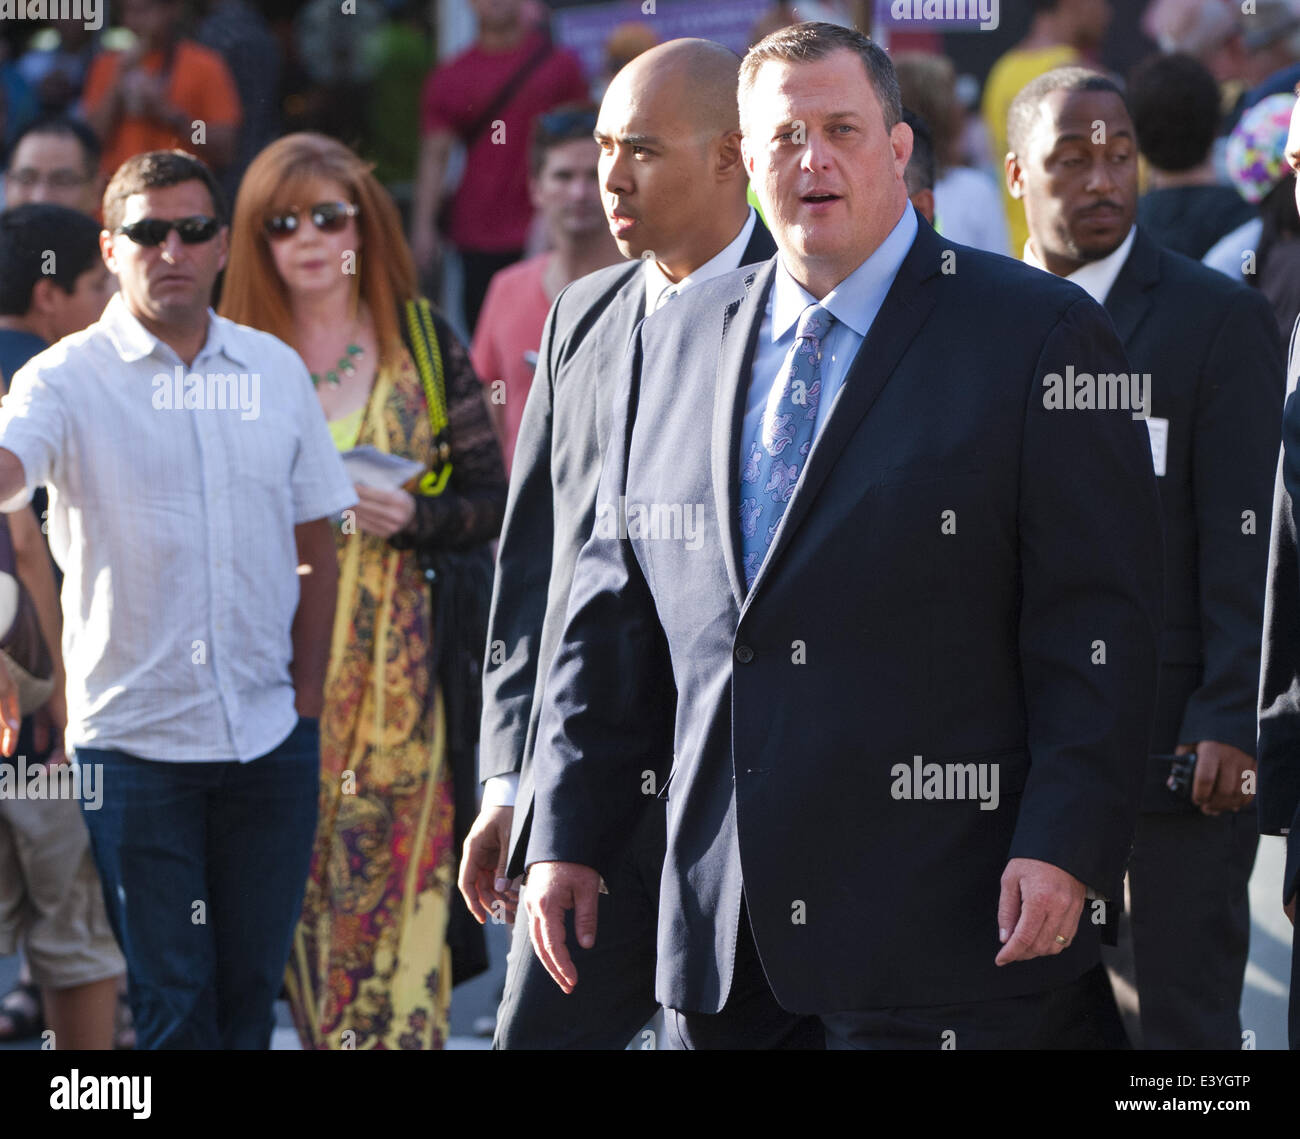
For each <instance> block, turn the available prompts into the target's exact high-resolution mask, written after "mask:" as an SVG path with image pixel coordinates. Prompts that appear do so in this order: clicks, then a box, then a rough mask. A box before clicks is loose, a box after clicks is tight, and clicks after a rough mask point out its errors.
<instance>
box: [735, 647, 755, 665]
mask: <svg viewBox="0 0 1300 1139" xmlns="http://www.w3.org/2000/svg"><path fill="white" fill-rule="evenodd" d="M736 659H737V660H738V661H740V663H741V664H748V663H749V662H750V661H751V660H753V659H754V650H753V649H751V648H750V647H749V646H748V645H737V646H736Z"/></svg>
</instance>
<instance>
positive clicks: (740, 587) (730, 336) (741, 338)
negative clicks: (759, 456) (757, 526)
mask: <svg viewBox="0 0 1300 1139" xmlns="http://www.w3.org/2000/svg"><path fill="white" fill-rule="evenodd" d="M775 274H776V259H775V258H773V259H771V260H770V261H768V262H767V263H766V264H764V265H763V266H761V267H759V268H757V269H755V270H754V271H753V273H750V274H747V275H746V276H745V278H744V281H745V288H746V290H747V291H746V293H745V294H744V295H743V296H738V297H737V298H736V299H735V300H733V301H732V302H731V303H730V304H728V305H727V308H726V312H725V314H724V316H723V340H722V351H721V352H720V353H719V354H718V372H717V378H716V380H715V382H714V385H713V431H712V436H711V441H710V451H711V459H712V467H713V503H714V508H715V509H716V511H717V516H718V530H719V533H720V536H721V539H722V554H723V558H724V560H725V561H726V563H727V577H728V579H729V580H730V581H731V590H732V592H733V593H734V594H735V596H736V608H737V609H739V608H740V607H741V606H743V605H744V603H745V577H744V574H743V573H742V572H741V565H742V553H741V541H740V470H739V468H738V466H737V462H738V458H737V457H738V456H739V454H740V445H741V441H740V432H741V429H742V427H743V425H744V419H745V398H746V396H747V395H748V394H749V377H750V372H751V371H752V369H753V366H754V352H755V350H756V348H757V346H758V334H759V330H760V328H761V327H762V324H763V315H764V312H765V311H766V309H767V298H768V294H769V293H770V292H771V289H772V281H773V278H774V277H775Z"/></svg>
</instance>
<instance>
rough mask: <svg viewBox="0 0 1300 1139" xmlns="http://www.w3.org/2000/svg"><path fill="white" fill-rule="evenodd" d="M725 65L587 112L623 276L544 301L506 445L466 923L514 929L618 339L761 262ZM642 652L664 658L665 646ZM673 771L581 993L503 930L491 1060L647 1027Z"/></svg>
mask: <svg viewBox="0 0 1300 1139" xmlns="http://www.w3.org/2000/svg"><path fill="white" fill-rule="evenodd" d="M739 64H740V60H739V58H738V57H737V56H735V55H734V54H733V53H732V52H730V51H728V50H727V49H726V48H723V47H721V46H719V45H718V44H715V43H710V42H709V41H707V40H698V39H680V40H671V41H669V42H668V43H665V44H661V45H659V46H658V47H655V48H653V49H651V50H650V51H647V52H645V53H644V54H642V55H640V56H638V57H637V58H636V59H634V60H633V61H632V62H631V63H629V64H628V65H627V66H626V67H625V68H623V70H622V71H620V72H619V73H618V75H616V76H615V77H614V80H613V82H612V83H611V84H610V86H609V89H608V91H607V92H606V94H605V98H604V101H603V102H602V104H601V108H600V116H599V118H598V120H597V124H596V131H595V137H596V141H597V142H598V143H599V144H600V148H601V155H600V163H599V171H600V181H601V196H602V199H603V201H604V206H605V214H606V217H607V218H608V220H609V227H610V231H611V232H612V233H613V235H614V238H615V240H616V241H617V242H618V245H619V248H620V250H621V251H622V253H623V255H624V256H625V257H627V258H629V259H630V260H631V263H630V264H627V263H625V264H622V265H615V266H612V267H610V268H608V269H602V270H600V271H598V272H596V273H592V274H590V275H589V276H586V277H583V278H581V279H579V280H577V281H575V282H574V283H573V284H571V285H569V286H568V287H567V288H566V289H565V290H564V291H563V292H561V293H560V295H559V296H558V297H556V299H555V304H554V305H553V306H552V308H551V312H550V315H549V316H548V317H547V321H546V328H545V329H544V331H543V333H542V346H541V350H540V352H539V359H538V364H537V374H536V376H535V377H534V380H533V385H532V388H531V389H530V391H529V394H528V403H527V406H526V407H525V410H524V415H523V421H522V423H521V424H520V428H519V440H518V443H517V445H516V450H515V460H514V467H513V471H512V477H511V481H510V497H509V500H508V502H507V505H506V518H505V525H504V527H503V529H502V532H501V543H500V547H499V555H498V560H497V575H496V583H495V587H494V589H493V596H492V616H491V623H490V626H489V631H488V652H487V660H486V663H485V666H484V678H483V725H482V735H481V740H480V759H479V769H480V775H481V777H482V778H483V780H484V781H485V784H486V786H485V789H484V794H483V805H482V810H481V812H480V814H479V817H478V819H477V821H476V822H475V824H474V827H473V829H472V830H471V831H470V834H469V837H468V838H467V839H466V842H465V853H464V858H463V859H462V862H461V875H460V889H461V893H462V894H463V895H464V897H465V901H466V903H467V904H468V905H469V908H470V910H471V911H472V912H473V913H474V915H475V917H477V918H478V920H479V921H480V922H485V921H488V920H497V921H501V920H513V918H514V915H515V912H516V908H517V904H518V884H519V882H518V880H519V876H520V875H521V874H522V872H523V859H524V853H525V850H526V849H527V845H528V836H529V831H530V827H531V823H532V801H533V773H532V757H533V748H534V744H535V740H536V734H537V718H538V712H539V710H540V708H541V704H542V694H543V686H544V683H545V680H546V674H547V672H548V670H549V668H550V663H551V657H552V656H553V655H554V652H555V648H556V645H557V644H558V642H559V638H560V634H561V632H562V630H563V626H564V618H565V612H566V609H567V605H568V598H569V586H570V584H571V582H572V578H573V567H574V563H575V562H576V561H577V557H578V551H579V550H580V549H581V548H582V545H583V543H584V542H585V541H586V540H587V538H588V537H589V536H590V534H591V532H592V529H593V525H598V524H599V523H600V522H601V521H602V520H601V519H598V518H597V517H596V510H595V506H596V487H597V484H598V482H599V478H600V471H601V465H602V462H603V460H604V457H605V451H606V448H607V446H608V444H609V420H610V412H611V407H612V405H613V403H614V401H615V400H616V399H620V398H621V399H623V400H624V401H626V400H627V399H628V398H629V396H630V395H631V393H626V392H624V393H621V394H620V393H619V392H618V391H616V390H615V389H614V387H613V383H614V379H615V377H616V376H618V375H619V371H620V370H619V364H620V362H621V361H622V359H623V356H624V354H625V353H626V351H627V348H628V344H629V342H630V341H631V339H632V334H633V333H634V332H635V330H636V328H637V326H638V324H639V323H640V322H641V320H642V318H644V317H645V316H646V315H647V314H648V313H651V312H654V311H655V310H656V309H658V308H660V307H662V306H663V305H665V304H670V303H671V302H672V300H673V299H674V298H675V297H676V296H678V295H679V294H680V293H683V292H685V291H686V290H688V289H691V288H693V287H695V286H697V285H699V284H700V283H702V282H704V281H708V280H712V279H714V278H716V277H720V276H722V275H723V274H724V273H729V272H731V271H732V270H734V269H737V268H739V267H740V266H742V265H748V264H751V263H755V262H760V261H765V260H767V259H768V258H769V257H770V256H771V255H772V254H773V253H774V252H775V250H776V247H775V245H774V244H773V242H772V238H771V236H770V235H769V234H768V232H767V229H766V228H765V227H764V225H763V223H762V221H761V220H760V219H759V218H758V216H757V214H756V213H755V212H754V211H753V210H752V209H751V208H750V207H749V205H748V203H747V202H746V196H745V195H746V190H747V187H748V178H747V175H746V173H745V168H744V163H743V161H742V158H741V153H740V123H739V118H738V112H737V105H736V83H737V75H738V70H739ZM632 398H634V396H633V397H632ZM707 411H708V409H702V413H707ZM683 513H684V512H683ZM615 524H617V520H615ZM682 524H683V525H687V524H689V520H687V519H685V518H683V520H682ZM684 537H685V538H686V539H689V535H684ZM645 651H646V652H647V653H650V654H652V655H653V654H661V653H666V646H665V645H664V644H663V643H662V642H657V643H654V644H648V645H646V646H645ZM661 671H662V673H663V674H664V675H667V671H666V670H661ZM627 699H629V700H634V701H635V702H636V703H637V706H638V707H644V708H646V709H647V710H648V712H649V713H651V714H652V715H653V716H654V719H655V721H656V722H660V721H662V719H663V717H664V714H665V712H666V713H667V719H668V722H670V723H671V719H672V708H673V706H674V702H675V700H676V693H675V691H674V690H673V688H672V685H671V683H668V684H665V685H663V686H661V687H660V688H659V689H656V690H642V691H637V692H629V693H628V694H627ZM621 711H622V710H621V709H611V712H614V713H615V714H618V713H621ZM672 758H673V756H672V740H671V738H670V736H669V735H667V734H665V736H664V738H663V741H662V747H661V748H659V749H658V762H657V763H656V764H655V765H654V767H653V768H647V769H646V770H644V771H642V772H640V773H639V774H638V791H639V793H640V794H641V795H642V796H643V800H644V801H643V806H642V810H641V811H640V815H639V818H638V820H637V822H636V825H635V826H634V827H633V828H631V830H630V831H629V833H628V834H627V836H626V844H625V847H624V850H623V854H622V857H621V858H620V859H619V860H618V865H617V866H616V867H613V868H611V869H610V870H609V872H608V873H607V875H606V877H605V882H604V886H605V889H606V890H607V891H608V892H607V893H602V895H601V898H600V903H599V905H600V922H601V926H600V929H601V935H600V938H599V940H598V942H597V943H596V944H595V945H593V946H592V947H591V948H589V949H578V950H576V954H575V961H576V964H577V967H578V969H579V970H581V972H582V976H583V984H582V986H581V987H580V988H579V989H577V990H576V991H575V992H574V993H573V994H571V995H568V996H566V995H565V994H564V993H563V992H562V991H561V990H560V989H559V988H558V987H557V986H556V985H555V983H554V982H553V981H552V980H551V979H550V977H549V976H548V975H547V973H546V970H545V969H543V968H542V966H541V964H540V963H539V962H538V960H537V958H536V956H535V954H534V952H533V949H532V947H531V946H530V944H529V940H528V930H527V923H526V922H519V923H517V924H516V926H515V929H514V935H513V939H512V945H511V950H510V956H509V963H508V967H507V971H506V987H505V995H504V997H503V999H502V1003H501V1008H500V1010H499V1012H498V1014H497V1031H496V1039H495V1041H494V1045H495V1047H498V1048H552V1049H553V1048H624V1047H626V1046H627V1045H628V1043H629V1042H630V1041H631V1040H632V1039H633V1037H634V1036H636V1035H637V1033H638V1032H639V1031H640V1030H641V1029H642V1028H643V1027H644V1025H645V1024H646V1022H647V1021H648V1020H649V1019H650V1018H651V1017H652V1016H653V1015H654V1013H655V1010H656V1009H657V1007H658V1004H657V1002H656V1000H655V997H654V973H655V930H656V926H657V921H658V902H659V878H660V874H661V871H662V867H663V858H664V842H665V815H664V802H663V792H664V791H665V786H664V779H665V777H666V774H667V772H668V771H669V769H670V768H671V766H672ZM570 939H571V942H572V941H576V939H574V938H573V935H572V931H570Z"/></svg>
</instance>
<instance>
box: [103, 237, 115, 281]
mask: <svg viewBox="0 0 1300 1139" xmlns="http://www.w3.org/2000/svg"><path fill="white" fill-rule="evenodd" d="M99 256H100V257H101V258H102V259H103V262H104V264H105V265H106V266H107V267H108V271H109V272H110V273H112V274H113V276H115V277H116V276H117V257H116V256H114V254H113V235H112V234H111V233H109V232H108V230H106V229H101V230H100V231H99Z"/></svg>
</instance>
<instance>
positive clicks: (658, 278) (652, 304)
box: [644, 206, 758, 316]
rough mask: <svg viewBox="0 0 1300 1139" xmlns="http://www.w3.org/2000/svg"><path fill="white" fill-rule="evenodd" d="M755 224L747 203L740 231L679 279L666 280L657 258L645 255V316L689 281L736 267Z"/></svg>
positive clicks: (696, 282)
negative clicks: (714, 255) (698, 265)
mask: <svg viewBox="0 0 1300 1139" xmlns="http://www.w3.org/2000/svg"><path fill="white" fill-rule="evenodd" d="M757 224H758V214H756V213H755V212H754V207H753V206H750V207H749V213H748V214H747V215H746V217H745V224H744V225H742V226H741V227H740V232H739V233H738V234H736V236H735V237H734V238H732V240H731V242H730V243H729V244H727V245H725V246H723V248H722V250H721V251H720V252H719V253H718V255H717V256H716V257H711V258H710V259H709V260H708V261H706V262H705V263H704V264H703V265H701V266H700V267H699V268H698V269H696V270H695V271H694V272H692V273H690V274H688V275H687V276H685V277H683V278H682V279H681V280H680V281H673V280H670V279H669V277H668V274H666V273H665V272H664V271H663V270H662V269H661V268H659V262H658V261H656V260H655V259H654V258H653V257H647V258H646V259H645V269H644V272H645V314H646V316H649V315H650V314H651V313H652V312H654V311H656V310H657V309H659V308H661V307H662V306H663V305H664V304H666V303H667V301H668V299H669V297H671V296H673V295H674V293H676V294H681V293H684V292H685V291H686V290H687V289H689V288H690V287H691V286H692V285H702V284H703V283H704V282H705V281H711V280H713V278H714V277H721V276H722V274H723V273H730V272H731V271H732V270H733V269H739V268H740V266H741V265H742V264H743V262H742V261H741V258H742V257H744V256H745V247H746V246H747V245H748V244H749V239H750V237H752V236H753V233H754V226H756V225H757Z"/></svg>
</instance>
